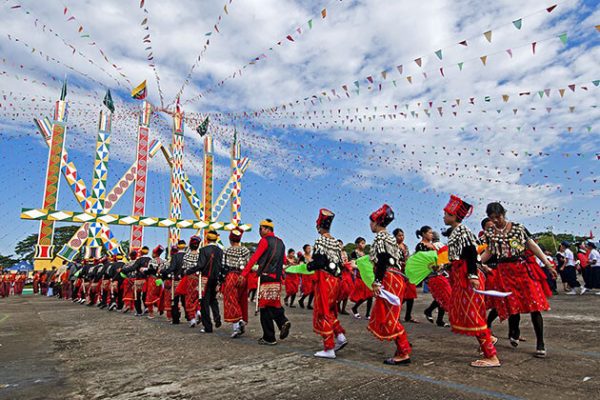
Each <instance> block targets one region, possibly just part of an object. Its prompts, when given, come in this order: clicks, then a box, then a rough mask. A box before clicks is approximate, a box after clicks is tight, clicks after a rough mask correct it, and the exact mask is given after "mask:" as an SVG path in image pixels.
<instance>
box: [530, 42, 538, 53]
mask: <svg viewBox="0 0 600 400" xmlns="http://www.w3.org/2000/svg"><path fill="white" fill-rule="evenodd" d="M536 45H537V42H533V43H531V51H532V52H533V54H535V46H536Z"/></svg>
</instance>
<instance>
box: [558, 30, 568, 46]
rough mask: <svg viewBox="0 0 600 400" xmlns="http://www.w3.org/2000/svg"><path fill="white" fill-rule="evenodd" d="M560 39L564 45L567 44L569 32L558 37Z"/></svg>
mask: <svg viewBox="0 0 600 400" xmlns="http://www.w3.org/2000/svg"><path fill="white" fill-rule="evenodd" d="M558 38H559V39H560V41H561V42H562V44H567V32H565V33H561V34H560V35H558Z"/></svg>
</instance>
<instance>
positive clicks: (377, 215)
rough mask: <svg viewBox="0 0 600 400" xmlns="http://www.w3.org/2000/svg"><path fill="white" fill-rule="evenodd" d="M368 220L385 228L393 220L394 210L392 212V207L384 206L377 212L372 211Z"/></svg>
mask: <svg viewBox="0 0 600 400" xmlns="http://www.w3.org/2000/svg"><path fill="white" fill-rule="evenodd" d="M369 219H370V220H371V221H373V222H375V223H376V224H377V225H380V226H383V227H386V226H388V225H389V224H390V223H391V222H392V221H393V220H394V210H392V207H390V206H388V205H387V204H384V205H382V206H381V207H380V208H379V209H378V210H377V211H374V212H373V213H372V214H371V216H370V217H369Z"/></svg>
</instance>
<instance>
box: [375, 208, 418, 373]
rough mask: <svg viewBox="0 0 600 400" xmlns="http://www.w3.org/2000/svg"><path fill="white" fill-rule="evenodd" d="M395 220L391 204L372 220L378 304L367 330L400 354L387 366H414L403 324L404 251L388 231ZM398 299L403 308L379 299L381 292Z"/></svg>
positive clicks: (378, 211)
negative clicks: (401, 320) (402, 271)
mask: <svg viewBox="0 0 600 400" xmlns="http://www.w3.org/2000/svg"><path fill="white" fill-rule="evenodd" d="M393 220H394V210H392V208H391V207H390V206H388V205H387V204H384V205H383V206H381V207H380V208H379V209H378V210H377V211H375V212H373V213H372V214H371V216H370V217H369V221H370V226H371V232H373V233H374V234H375V240H374V241H373V244H372V245H371V251H370V253H369V259H370V260H371V263H372V264H373V266H374V272H375V281H374V282H373V285H372V290H373V295H374V296H376V297H375V303H374V305H373V311H372V312H371V318H370V319H369V325H368V326H367V329H368V330H369V331H371V333H372V334H373V335H374V336H375V337H376V338H378V339H379V340H393V341H394V342H395V344H396V352H395V354H394V356H393V357H390V358H388V359H386V360H384V364H388V365H403V364H410V353H411V347H410V343H409V342H408V337H407V335H406V331H405V330H404V327H403V326H402V324H401V323H400V312H401V304H402V295H403V293H404V285H405V280H404V277H403V276H402V273H401V271H400V264H399V262H398V260H399V259H400V249H399V247H398V246H397V245H396V239H395V238H394V236H392V235H391V234H390V233H389V232H388V231H387V230H386V227H387V226H388V225H389V224H390V223H391V222H392V221H393ZM382 289H385V290H386V291H388V292H390V293H392V294H394V295H396V296H397V297H398V299H399V300H400V302H399V303H400V305H395V304H392V303H390V302H389V301H388V300H385V299H383V298H381V297H379V295H380V294H381V290H382Z"/></svg>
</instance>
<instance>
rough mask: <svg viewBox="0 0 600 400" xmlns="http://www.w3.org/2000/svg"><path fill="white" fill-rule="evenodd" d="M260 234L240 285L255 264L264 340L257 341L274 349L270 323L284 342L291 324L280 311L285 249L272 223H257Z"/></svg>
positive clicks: (283, 312) (266, 221)
mask: <svg viewBox="0 0 600 400" xmlns="http://www.w3.org/2000/svg"><path fill="white" fill-rule="evenodd" d="M259 225H260V228H259V233H260V236H261V239H260V241H259V242H258V247H257V249H256V252H255V253H254V255H253V256H252V257H251V258H250V260H249V261H248V263H247V264H246V266H245V267H244V270H243V271H242V273H241V275H240V278H239V282H240V285H241V284H243V283H244V281H245V279H246V277H247V276H248V274H249V273H250V271H251V269H252V267H253V266H254V264H258V271H257V272H258V279H259V287H258V299H257V301H258V307H259V308H260V324H261V326H262V330H263V336H262V337H261V338H260V339H259V340H258V343H259V344H265V345H275V344H277V340H276V339H275V327H274V326H273V321H275V323H276V324H277V327H278V328H279V338H280V339H285V338H286V337H287V336H288V335H289V333H290V328H291V326H292V324H291V323H290V321H289V320H288V319H287V318H286V316H285V311H284V309H283V308H282V307H281V275H282V273H283V263H284V261H285V245H284V244H283V241H282V240H281V239H279V238H278V237H277V236H275V234H274V233H273V231H274V227H275V226H274V224H273V221H272V220H270V219H265V220H263V221H261V222H260V224H259Z"/></svg>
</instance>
